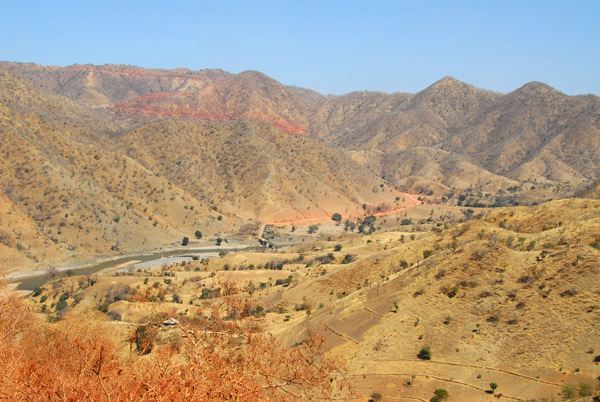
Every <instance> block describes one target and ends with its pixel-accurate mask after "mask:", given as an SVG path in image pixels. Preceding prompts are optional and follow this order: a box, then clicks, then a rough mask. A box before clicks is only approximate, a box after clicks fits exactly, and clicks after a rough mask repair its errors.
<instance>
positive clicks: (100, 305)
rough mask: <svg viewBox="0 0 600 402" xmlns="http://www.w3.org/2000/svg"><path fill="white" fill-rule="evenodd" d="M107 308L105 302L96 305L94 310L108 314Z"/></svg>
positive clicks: (107, 304)
mask: <svg viewBox="0 0 600 402" xmlns="http://www.w3.org/2000/svg"><path fill="white" fill-rule="evenodd" d="M108 306H109V303H108V302H106V301H105V302H104V303H101V304H98V306H96V308H97V309H98V310H100V311H102V312H103V313H108Z"/></svg>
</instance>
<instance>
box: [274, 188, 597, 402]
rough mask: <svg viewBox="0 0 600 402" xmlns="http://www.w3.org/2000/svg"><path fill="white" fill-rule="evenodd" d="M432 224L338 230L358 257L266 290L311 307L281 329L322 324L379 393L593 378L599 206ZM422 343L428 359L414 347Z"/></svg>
mask: <svg viewBox="0 0 600 402" xmlns="http://www.w3.org/2000/svg"><path fill="white" fill-rule="evenodd" d="M435 222H441V221H440V218H435V219H434V220H433V222H432V224H431V227H432V228H435V229H436V230H435V231H433V232H431V231H430V232H429V233H427V232H413V233H414V234H416V238H415V240H410V237H409V233H411V232H410V229H409V227H407V231H406V232H404V233H402V232H395V231H394V232H381V233H379V234H377V233H378V232H376V234H374V235H372V236H371V238H370V240H372V241H371V242H367V241H365V240H364V238H363V239H360V238H357V239H354V238H350V239H348V240H342V241H340V240H333V242H332V243H330V244H333V243H335V242H338V241H339V243H340V244H342V245H343V251H342V253H350V254H354V255H355V256H356V257H357V258H358V261H356V262H354V263H351V264H348V265H336V264H333V265H322V266H320V267H319V266H317V267H312V269H313V271H312V272H315V271H316V272H321V274H318V275H317V277H316V278H315V277H314V275H310V276H312V279H305V280H303V279H302V274H301V275H299V282H298V283H297V284H295V285H294V286H293V287H291V288H290V289H288V290H286V291H285V292H283V293H281V294H278V295H277V296H270V299H269V300H270V303H275V304H276V305H282V306H288V308H289V306H292V308H293V306H294V305H296V306H298V305H301V304H306V305H307V306H311V308H312V314H311V315H309V316H306V315H305V317H304V318H299V321H297V322H296V325H295V326H293V327H291V328H288V330H287V332H286V334H288V336H289V334H290V333H294V331H295V332H296V333H298V334H302V333H303V331H304V330H305V329H306V328H309V327H315V328H316V327H322V325H323V324H322V323H324V324H325V327H326V328H327V330H328V333H329V334H330V342H331V345H332V346H335V348H334V350H333V352H334V353H337V354H339V355H340V356H345V357H346V358H348V359H349V361H350V373H351V375H352V376H353V377H352V378H353V379H354V381H356V383H357V384H358V388H359V389H360V393H361V394H363V395H370V394H371V393H372V392H374V391H375V392H379V393H381V394H382V395H383V396H384V399H383V400H388V398H389V400H407V401H408V400H422V401H427V400H429V398H430V397H431V396H432V395H433V391H434V390H435V389H436V388H444V389H447V390H448V391H449V392H450V395H451V398H450V399H449V400H457V401H458V400H476V399H477V398H480V397H481V385H482V384H481V381H485V384H486V388H487V389H488V390H489V384H490V383H491V382H496V383H497V384H498V385H499V388H498V389H497V390H496V391H495V392H494V393H495V394H496V398H494V397H493V396H492V395H491V394H489V395H488V396H487V397H486V400H497V398H498V397H499V396H498V395H499V394H502V399H509V400H533V399H538V400H542V398H548V400H550V399H551V398H558V399H561V397H560V396H559V393H561V392H563V393H562V395H563V396H564V395H566V392H567V391H565V388H569V387H571V388H574V389H578V387H582V386H581V384H589V389H594V388H595V387H596V386H598V383H597V381H596V377H597V376H598V366H597V362H595V361H597V359H598V353H599V350H598V345H599V344H600V329H599V327H598V325H597V322H598V319H599V314H600V310H599V308H600V307H599V305H598V300H599V298H598V296H599V295H600V293H599V289H600V287H599V286H600V277H599V273H600V271H599V268H600V265H599V263H598V261H599V258H600V255H599V251H598V247H600V245H599V244H600V243H598V242H599V241H600V230H599V228H600V204H599V203H598V202H597V201H595V200H564V201H554V202H550V203H547V204H544V205H542V206H539V207H537V208H523V207H520V208H511V209H500V210H496V211H494V212H492V213H490V214H489V215H486V216H485V217H483V218H478V219H474V220H469V221H466V222H464V223H462V224H458V225H453V224H451V225H448V224H447V223H442V224H441V225H440V226H437V225H436V223H435ZM402 235H404V236H402ZM324 253H325V251H322V252H321V254H324ZM336 254H338V253H336ZM337 261H339V260H337ZM323 272H325V274H323ZM317 306H319V307H317ZM424 346H429V347H430V351H431V353H432V357H431V359H430V360H421V359H419V358H418V357H417V355H418V354H419V351H420V349H421V348H422V347H424ZM587 387H588V386H587V385H585V386H583V388H581V389H584V388H585V389H587ZM577 392H578V391H575V395H577ZM581 392H586V391H581Z"/></svg>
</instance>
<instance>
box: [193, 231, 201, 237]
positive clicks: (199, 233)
mask: <svg viewBox="0 0 600 402" xmlns="http://www.w3.org/2000/svg"><path fill="white" fill-rule="evenodd" d="M194 236H196V239H201V238H202V232H201V231H199V230H196V233H194Z"/></svg>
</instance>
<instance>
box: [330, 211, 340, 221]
mask: <svg viewBox="0 0 600 402" xmlns="http://www.w3.org/2000/svg"><path fill="white" fill-rule="evenodd" d="M331 220H333V221H335V222H341V221H342V215H341V214H339V213H337V212H336V213H335V214H333V215H331Z"/></svg>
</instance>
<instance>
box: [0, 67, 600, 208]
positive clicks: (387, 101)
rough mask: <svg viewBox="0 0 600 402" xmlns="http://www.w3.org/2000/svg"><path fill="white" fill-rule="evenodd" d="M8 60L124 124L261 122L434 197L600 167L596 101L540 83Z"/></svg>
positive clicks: (593, 174) (553, 193) (595, 173)
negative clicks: (414, 87) (339, 77)
mask: <svg viewBox="0 0 600 402" xmlns="http://www.w3.org/2000/svg"><path fill="white" fill-rule="evenodd" d="M4 66H6V67H7V68H8V69H10V70H11V71H13V72H15V73H17V74H19V75H21V76H22V77H24V78H26V79H27V80H29V81H31V82H32V83H34V85H35V86H36V87H39V88H40V89H42V90H43V91H46V92H50V93H53V94H59V95H63V96H66V97H68V98H69V99H70V100H71V101H73V102H75V103H76V104H78V105H80V106H82V107H86V108H88V109H87V110H88V111H89V112H94V113H96V114H95V116H96V117H97V118H101V119H105V120H107V121H111V122H113V124H115V125H117V126H119V127H121V129H120V131H123V128H124V129H125V131H126V130H128V129H131V128H134V127H137V126H139V125H143V124H146V123H150V122H155V121H159V120H166V119H178V120H182V119H183V120H186V121H190V122H198V121H199V122H201V123H212V124H216V123H220V122H230V121H237V120H240V119H244V120H247V121H258V122H264V123H267V124H269V125H271V126H273V127H275V128H278V129H281V130H283V131H285V132H288V133H292V134H302V135H308V136H310V137H313V138H318V139H321V140H322V141H323V142H324V143H325V144H327V145H328V146H330V147H334V148H341V149H343V150H344V151H346V152H348V151H349V152H350V153H351V154H350V156H351V157H352V158H354V159H355V161H357V162H359V163H362V164H363V167H364V168H367V169H369V170H370V172H371V174H375V175H377V176H379V177H381V178H384V179H385V180H386V181H388V182H389V183H391V184H393V185H395V186H399V188H401V189H403V190H407V191H423V192H426V193H431V192H433V193H434V194H435V195H436V196H438V197H441V196H448V195H449V194H456V195H460V194H461V193H464V191H465V190H467V189H470V191H473V192H474V193H475V194H477V193H482V194H486V193H487V194H488V199H486V200H484V199H481V197H480V199H479V200H475V201H474V202H484V203H486V204H490V203H492V199H493V198H494V197H497V196H500V197H501V196H502V195H503V194H506V192H507V191H508V188H512V189H513V193H514V194H515V196H516V198H515V200H513V201H515V202H518V201H517V199H518V200H520V201H521V202H533V201H541V200H543V199H545V198H556V197H563V196H567V195H570V194H573V193H574V192H576V191H578V190H579V189H581V188H583V187H585V186H586V185H588V184H589V183H590V182H591V181H593V180H595V179H597V178H599V177H600V99H599V98H598V97H597V96H592V95H585V96H567V95H565V94H562V93H560V92H558V91H556V90H554V89H552V88H551V87H549V86H547V85H546V84H542V83H537V82H532V83H529V84H526V85H524V86H523V87H522V88H519V89H517V90H515V91H513V92H511V93H508V94H501V93H496V92H491V91H487V90H483V89H479V88H476V87H473V86H471V85H469V84H466V83H463V82H460V81H458V80H456V79H454V78H452V77H445V78H443V79H441V80H440V81H438V82H436V83H434V84H432V85H431V86H429V87H428V88H426V89H424V90H423V91H421V92H419V93H417V94H408V93H395V94H386V93H380V92H354V93H351V94H347V95H341V96H323V95H320V94H319V93H317V92H315V91H312V90H309V89H303V88H297V87H287V86H284V85H282V84H280V83H278V82H277V81H275V80H273V79H271V78H269V77H267V76H265V75H264V74H262V73H259V72H255V71H246V72H243V73H240V74H229V73H226V72H224V71H221V70H202V71H191V70H186V69H175V70H155V69H143V68H138V67H131V66H112V65H104V66H92V65H75V66H69V67H62V68H61V67H45V66H38V65H33V64H22V63H4ZM117 131H119V130H117ZM427 148H430V149H427ZM409 151H410V152H409ZM440 151H443V152H440ZM425 162H426V163H425ZM429 162H431V163H432V164H433V165H432V166H433V167H432V168H426V169H423V168H417V167H418V166H423V165H424V164H427V165H428V164H429ZM459 165H461V166H462V167H459ZM459 176H460V177H459ZM515 183H516V184H518V186H516V184H515ZM515 186H516V187H518V189H519V190H518V191H517V192H516V193H515V192H514V188H515ZM534 189H535V190H536V193H535V194H534V193H531V191H532V190H534ZM484 198H485V197H484ZM513 198H514V197H513ZM454 202H456V200H455V201H454Z"/></svg>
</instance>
